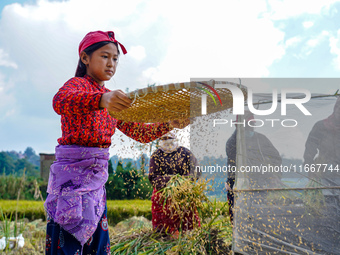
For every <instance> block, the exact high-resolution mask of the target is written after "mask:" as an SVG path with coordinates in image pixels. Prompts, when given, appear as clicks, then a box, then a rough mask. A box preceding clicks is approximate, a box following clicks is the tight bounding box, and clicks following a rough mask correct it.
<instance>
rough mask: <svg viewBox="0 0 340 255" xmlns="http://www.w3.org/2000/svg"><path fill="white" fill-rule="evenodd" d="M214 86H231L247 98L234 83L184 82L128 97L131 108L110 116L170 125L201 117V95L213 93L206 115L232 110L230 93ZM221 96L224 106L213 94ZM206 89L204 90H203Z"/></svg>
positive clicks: (134, 93) (111, 113)
mask: <svg viewBox="0 0 340 255" xmlns="http://www.w3.org/2000/svg"><path fill="white" fill-rule="evenodd" d="M215 83H219V84H221V83H222V84H229V85H234V86H237V87H238V88H240V89H241V90H242V91H243V94H244V96H245V97H246V95H247V89H246V87H245V86H242V85H240V84H236V83H232V82H226V81H224V82H221V81H218V82H217V81H215V80H210V81H202V82H181V83H171V84H167V85H161V86H152V87H147V88H144V89H139V90H136V91H132V92H129V93H127V96H128V97H129V98H130V99H132V100H133V103H132V105H131V107H130V108H128V109H125V110H123V111H121V112H109V113H110V115H111V116H112V117H114V118H116V119H119V120H123V121H133V122H144V123H154V122H168V121H170V120H175V119H187V118H192V117H198V116H201V115H202V110H201V104H202V103H201V102H202V95H203V94H207V92H206V91H210V92H211V93H210V94H211V95H213V97H214V100H215V102H214V100H213V99H212V98H211V97H210V96H209V95H208V96H207V100H206V102H207V114H211V113H215V112H218V111H223V110H226V109H229V108H232V106H233V97H232V94H231V92H230V91H229V90H228V89H225V88H215ZM209 86H210V88H211V87H212V88H214V89H215V91H216V92H217V93H218V95H219V96H220V99H221V102H222V105H221V103H220V101H219V99H218V97H217V96H216V94H214V92H213V90H211V89H210V88H209ZM204 89H205V90H204Z"/></svg>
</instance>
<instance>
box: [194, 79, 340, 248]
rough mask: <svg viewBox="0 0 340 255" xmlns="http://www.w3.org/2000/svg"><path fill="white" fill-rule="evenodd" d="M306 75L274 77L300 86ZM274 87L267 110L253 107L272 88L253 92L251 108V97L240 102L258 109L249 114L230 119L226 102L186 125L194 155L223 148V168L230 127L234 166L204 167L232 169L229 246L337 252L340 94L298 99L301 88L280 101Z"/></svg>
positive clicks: (264, 104)
mask: <svg viewBox="0 0 340 255" xmlns="http://www.w3.org/2000/svg"><path fill="white" fill-rule="evenodd" d="M253 81H255V82H256V79H253ZM309 81H310V80H308V79H305V80H303V79H302V80H298V79H295V80H294V82H295V84H294V85H292V80H289V79H288V80H287V79H286V80H285V79H283V81H282V80H281V81H280V82H281V83H286V84H288V85H291V86H287V87H298V84H299V82H304V83H308V82H309ZM248 82H252V80H250V81H248ZM243 84H244V85H245V86H248V85H247V83H243ZM320 84H322V83H320ZM336 90H337V88H335V89H334V92H335V91H336ZM334 92H333V93H334ZM277 95H278V99H277V106H276V108H275V111H273V112H272V113H270V114H266V115H260V114H258V113H259V112H256V111H263V110H268V109H270V108H271V107H272V106H273V93H254V94H253V97H252V99H253V100H252V101H253V102H252V103H253V105H254V109H255V110H254V109H252V108H250V107H249V105H247V103H248V104H249V101H248V102H246V107H245V109H246V110H247V109H251V110H252V112H256V113H255V114H253V115H252V114H250V117H249V116H247V112H246V113H245V114H244V115H242V114H241V115H238V117H237V120H236V115H233V114H232V110H228V111H224V112H219V113H218V114H213V115H210V116H203V117H201V118H196V119H195V121H194V122H193V123H192V125H191V127H190V128H191V130H190V136H191V137H190V146H191V151H192V152H193V153H194V154H195V156H196V157H197V158H198V160H200V158H204V157H205V158H208V157H217V156H218V155H219V154H221V155H222V156H220V158H221V157H223V156H224V158H223V160H224V162H225V164H226V165H225V166H224V167H225V169H227V168H226V167H227V156H226V153H225V149H224V148H225V146H226V143H227V141H228V140H229V138H230V137H231V136H233V135H236V139H235V140H236V144H235V145H234V147H235V150H236V152H235V163H236V168H235V169H233V170H234V171H233V172H230V171H229V172H227V174H226V173H225V171H223V172H222V171H221V172H218V171H217V167H216V169H214V172H213V173H212V172H210V173H209V174H210V175H209V176H210V177H211V178H216V179H223V180H224V181H226V179H227V176H229V177H230V176H231V175H234V176H235V186H234V194H235V207H234V228H233V243H232V250H233V251H234V252H235V253H241V254H340V99H339V100H337V98H338V97H337V96H335V95H333V96H332V95H328V94H327V95H326V94H314V93H313V94H311V99H309V100H305V101H304V102H303V99H301V98H304V97H306V95H305V94H303V93H301V92H300V93H290V94H287V95H283V97H287V98H288V99H293V100H295V99H301V100H302V101H301V105H300V106H298V105H296V104H293V103H292V102H293V101H290V103H287V101H284V100H283V101H282V99H284V98H281V96H282V94H281V93H280V91H278V93H277ZM234 100H235V99H234ZM282 102H284V105H282ZM295 102H298V101H295ZM273 107H274V106H273ZM302 108H305V109H306V110H308V112H309V113H310V114H311V115H306V114H305V113H304V112H303V111H302V110H303V109H302ZM283 109H284V110H286V111H285V114H284V113H283ZM235 121H236V123H235ZM237 123H239V124H237ZM243 123H245V124H244V125H243ZM249 127H250V128H249ZM219 144H222V146H224V148H223V147H221V146H220V145H219ZM227 147H228V146H227ZM221 148H222V149H221ZM223 149H224V151H222V150H223ZM222 152H223V153H222ZM201 162H202V161H201ZM210 165H211V164H210ZM204 167H206V166H200V169H201V170H202V169H206V168H204ZM221 167H222V168H223V166H221ZM203 176H208V174H207V173H203ZM221 192H222V191H221ZM222 196H223V195H222ZM224 196H226V194H225V193H224Z"/></svg>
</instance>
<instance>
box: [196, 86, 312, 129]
mask: <svg viewBox="0 0 340 255" xmlns="http://www.w3.org/2000/svg"><path fill="white" fill-rule="evenodd" d="M198 83H199V84H202V85H203V86H205V88H204V87H203V88H201V87H197V88H198V89H201V90H203V91H205V92H206V93H207V94H208V95H209V96H210V97H211V98H212V100H213V101H214V103H215V105H217V103H216V100H215V98H214V96H213V94H212V93H211V92H210V91H209V90H208V89H210V90H211V91H212V92H213V93H214V94H215V95H216V97H217V98H218V100H219V101H220V104H221V106H222V105H223V102H222V100H221V98H220V96H219V94H218V92H217V91H216V89H228V90H229V91H230V92H231V94H232V97H233V108H232V114H233V115H235V116H238V115H244V114H245V105H246V102H245V99H244V95H243V92H242V90H241V89H240V88H239V87H236V86H235V85H231V84H224V83H215V86H214V87H215V88H213V87H212V86H210V85H208V84H205V83H203V82H198ZM280 92H281V93H280V98H279V96H278V95H279V94H278V90H277V89H273V91H272V95H271V96H272V101H271V107H270V108H269V109H265V110H260V109H256V108H255V106H254V93H253V91H252V89H250V88H249V89H247V107H248V111H249V112H251V113H252V114H254V115H255V116H256V115H257V116H270V115H271V114H273V113H274V112H275V111H276V109H277V107H278V104H279V102H280V105H281V112H280V114H281V117H285V116H287V106H288V105H295V106H296V107H297V108H298V109H299V110H300V111H301V112H302V113H303V114H304V115H306V116H308V115H312V114H311V113H310V112H309V111H308V110H307V109H306V107H305V106H304V105H303V104H305V103H307V102H308V101H309V100H310V99H311V93H310V92H309V91H308V90H306V89H301V88H290V89H288V88H287V89H282V90H281V91H280ZM207 94H202V96H201V114H202V115H206V114H207ZM289 94H294V95H296V94H299V96H298V97H289V96H288V95H289ZM301 95H302V96H301ZM267 123H268V124H269V125H271V126H272V127H274V126H275V124H277V123H280V124H281V126H283V127H296V126H297V125H298V122H297V120H296V119H285V118H280V119H277V118H266V119H255V118H254V119H250V120H247V121H246V120H243V121H237V122H235V121H232V120H228V119H213V127H216V126H217V125H225V124H229V125H230V126H231V127H232V126H233V125H243V126H244V127H245V126H246V124H247V125H248V126H250V127H262V126H264V125H265V124H267Z"/></svg>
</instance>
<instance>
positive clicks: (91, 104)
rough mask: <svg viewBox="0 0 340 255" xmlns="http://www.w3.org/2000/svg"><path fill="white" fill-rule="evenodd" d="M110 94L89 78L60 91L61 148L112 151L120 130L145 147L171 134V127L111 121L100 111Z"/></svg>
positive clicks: (55, 102) (55, 105) (57, 97)
mask: <svg viewBox="0 0 340 255" xmlns="http://www.w3.org/2000/svg"><path fill="white" fill-rule="evenodd" d="M109 91H110V90H109V89H107V88H105V87H104V86H100V85H99V84H98V83H97V82H96V81H95V80H94V79H93V78H92V77H90V76H88V75H85V76H84V77H74V78H71V79H70V80H68V81H67V82H66V83H65V84H64V86H62V87H61V88H60V89H59V91H58V92H57V94H56V95H55V96H54V98H53V108H54V110H55V112H56V113H57V114H59V115H61V128H62V137H61V138H59V139H58V143H59V144H61V145H71V144H75V145H79V146H88V147H102V148H108V147H110V145H111V137H112V135H113V134H114V133H115V129H116V128H118V129H119V130H120V131H122V132H123V133H124V134H125V135H127V136H129V137H131V138H133V139H134V140H136V141H138V142H141V143H148V142H151V141H153V140H155V139H157V138H158V137H161V136H162V135H164V134H165V133H167V132H169V130H170V129H169V124H168V123H155V124H143V123H135V122H123V121H120V120H116V119H114V118H113V117H111V116H110V115H109V113H108V111H107V110H106V109H100V108H99V102H100V98H101V96H102V95H103V94H104V93H106V92H109Z"/></svg>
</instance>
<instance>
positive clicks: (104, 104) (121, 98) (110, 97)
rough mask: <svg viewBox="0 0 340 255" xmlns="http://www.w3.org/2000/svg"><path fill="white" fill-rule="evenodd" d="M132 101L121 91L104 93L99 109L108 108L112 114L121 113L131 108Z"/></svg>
mask: <svg viewBox="0 0 340 255" xmlns="http://www.w3.org/2000/svg"><path fill="white" fill-rule="evenodd" d="M131 103H132V100H131V99H130V98H128V97H127V96H126V94H125V93H124V92H123V91H121V90H120V89H119V90H114V91H110V92H107V93H104V94H103V95H102V97H101V99H100V102H99V107H100V108H106V109H108V110H109V111H110V112H120V111H122V110H125V109H127V108H129V107H131Z"/></svg>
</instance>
